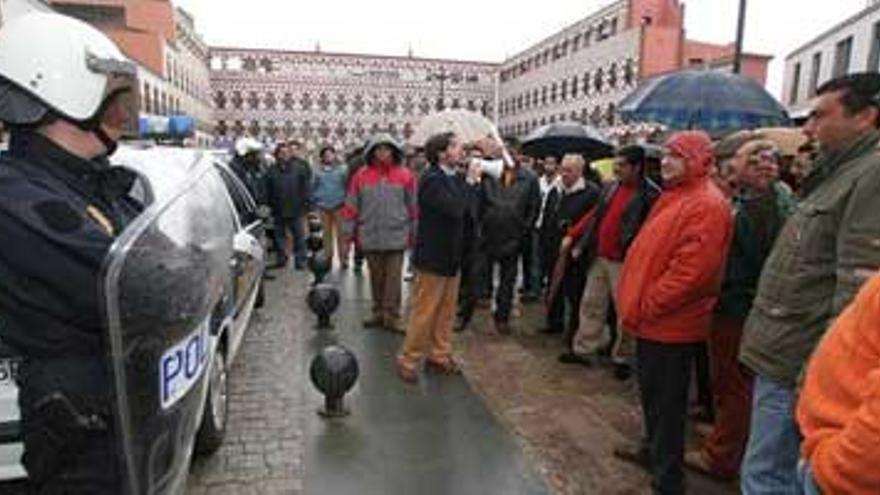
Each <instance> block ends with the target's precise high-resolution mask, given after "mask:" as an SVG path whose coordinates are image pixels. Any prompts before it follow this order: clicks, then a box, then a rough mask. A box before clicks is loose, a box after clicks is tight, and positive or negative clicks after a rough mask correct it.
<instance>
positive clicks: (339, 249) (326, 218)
mask: <svg viewBox="0 0 880 495" xmlns="http://www.w3.org/2000/svg"><path fill="white" fill-rule="evenodd" d="M321 225H323V226H324V253H326V254H327V257H328V258H329V259H330V261H333V249H334V248H335V249H336V256H337V258H338V259H339V262H340V263H342V264H348V246H346V243H345V239H343V238H342V235H340V229H341V228H342V219H341V218H340V216H339V210H321Z"/></svg>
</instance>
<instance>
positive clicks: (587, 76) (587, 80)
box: [582, 71, 591, 96]
mask: <svg viewBox="0 0 880 495" xmlns="http://www.w3.org/2000/svg"><path fill="white" fill-rule="evenodd" d="M590 81H591V79H590V71H587V72H584V82H583V85H584V87H583V88H582V89H583V92H584V96H589V95H590Z"/></svg>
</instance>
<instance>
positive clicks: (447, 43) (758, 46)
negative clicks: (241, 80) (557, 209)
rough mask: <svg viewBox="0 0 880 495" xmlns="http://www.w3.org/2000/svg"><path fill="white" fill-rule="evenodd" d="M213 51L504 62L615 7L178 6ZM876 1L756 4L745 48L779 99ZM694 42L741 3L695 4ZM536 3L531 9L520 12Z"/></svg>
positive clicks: (380, 2) (447, 2)
mask: <svg viewBox="0 0 880 495" xmlns="http://www.w3.org/2000/svg"><path fill="white" fill-rule="evenodd" d="M174 2H175V3H176V4H177V5H179V6H181V7H183V8H185V9H187V10H188V11H189V12H191V13H192V14H193V15H194V16H195V18H196V28H197V29H198V31H199V32H200V33H201V34H202V35H203V36H204V37H205V40H206V41H207V42H208V43H209V44H211V45H222V46H242V47H249V48H287V49H296V50H313V49H314V48H315V45H316V43H320V46H321V49H322V50H323V51H338V52H354V53H370V54H382V55H406V53H407V51H408V50H409V48H410V47H412V50H413V53H414V54H415V55H416V56H422V57H439V58H456V59H464V60H485V61H493V62H501V61H503V60H504V59H505V58H506V57H507V56H510V55H514V54H516V53H517V52H519V51H521V50H523V49H525V48H528V47H529V46H530V45H531V44H533V43H535V42H537V41H540V40H541V39H543V38H545V37H547V36H549V35H551V34H553V33H555V32H556V31H558V30H559V29H561V28H563V27H565V26H567V25H569V24H572V23H574V22H576V21H577V20H579V19H582V18H583V17H585V16H587V15H589V14H590V13H591V12H593V11H595V10H596V8H597V7H601V6H604V5H608V4H610V3H612V2H611V1H609V0H543V1H540V2H539V1H529V0H521V1H517V2H513V1H510V0H507V1H502V0H444V1H442V2H426V1H424V0H422V1H412V0H409V1H404V0H235V1H232V0H174ZM868 3H869V0H750V1H749V5H748V16H747V24H746V41H745V49H746V50H747V51H752V52H759V53H766V54H770V55H774V56H775V59H774V61H773V63H772V65H771V72H770V78H769V81H768V89H770V91H771V92H772V93H773V94H775V95H777V96H778V95H779V94H780V93H781V86H782V70H783V63H784V58H785V55H786V54H787V53H789V52H790V51H791V50H793V49H794V48H797V47H798V46H800V45H801V44H803V43H805V42H807V41H809V40H810V39H812V38H813V37H814V36H816V35H818V34H820V33H821V32H822V31H824V30H826V29H828V28H830V27H832V26H833V25H834V24H836V23H838V22H840V21H842V20H844V19H845V18H847V17H848V16H850V15H852V14H854V13H856V12H858V11H859V10H861V9H862V8H864V7H866V6H867V5H868ZM685 4H686V6H687V7H686V12H685V17H686V21H685V29H686V30H687V36H688V37H689V38H692V39H698V40H701V41H712V42H719V43H726V42H731V41H733V39H734V36H735V33H736V17H737V8H738V5H739V1H738V0H687V1H686V2H685ZM514 5H516V6H517V7H514ZM525 5H530V7H529V8H522V7H519V6H525Z"/></svg>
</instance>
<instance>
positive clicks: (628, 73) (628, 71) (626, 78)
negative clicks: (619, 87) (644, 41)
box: [623, 59, 635, 86]
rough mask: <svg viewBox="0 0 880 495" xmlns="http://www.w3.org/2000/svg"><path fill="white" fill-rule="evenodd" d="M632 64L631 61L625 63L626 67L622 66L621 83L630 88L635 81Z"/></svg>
mask: <svg viewBox="0 0 880 495" xmlns="http://www.w3.org/2000/svg"><path fill="white" fill-rule="evenodd" d="M634 65H635V64H634V63H633V60H632V59H629V60H627V61H626V65H624V66H623V82H624V84H626V85H627V86H632V84H633V82H635V81H634V79H635V69H634Z"/></svg>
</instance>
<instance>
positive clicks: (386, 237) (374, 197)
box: [342, 134, 417, 333]
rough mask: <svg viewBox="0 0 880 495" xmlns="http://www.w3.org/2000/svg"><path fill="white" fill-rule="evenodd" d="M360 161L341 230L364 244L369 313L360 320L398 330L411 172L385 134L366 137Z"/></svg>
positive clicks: (410, 222)
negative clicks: (362, 165) (370, 305)
mask: <svg viewBox="0 0 880 495" xmlns="http://www.w3.org/2000/svg"><path fill="white" fill-rule="evenodd" d="M364 163H366V166H364V167H362V168H360V169H359V170H358V171H357V172H356V173H355V175H354V177H352V179H351V183H350V185H349V188H348V194H347V195H346V198H345V205H344V206H343V207H342V218H343V224H342V226H343V233H342V235H343V236H344V237H345V239H350V240H353V241H354V242H355V244H356V245H357V246H358V247H359V248H360V249H361V250H363V252H364V255H365V256H366V258H367V264H368V266H369V268H370V286H371V289H372V293H373V317H372V318H370V319H368V320H367V321H365V322H364V326H367V327H383V328H386V329H388V330H393V331H397V332H401V333H402V332H403V329H402V328H401V326H400V283H401V269H402V266H403V252H404V250H406V249H407V248H408V247H412V245H413V241H414V240H415V232H416V215H417V211H416V210H417V207H416V178H415V176H414V175H413V174H412V172H410V170H409V169H407V168H406V167H404V166H403V149H402V148H401V146H400V145H399V144H397V142H396V141H395V140H394V138H392V137H391V136H390V135H388V134H378V135H376V136H374V137H373V139H371V140H370V142H369V144H368V145H367V147H366V148H365V150H364Z"/></svg>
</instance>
